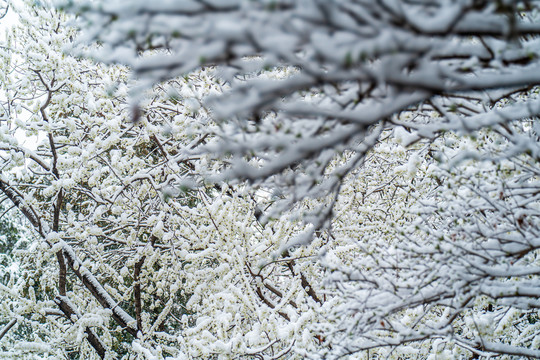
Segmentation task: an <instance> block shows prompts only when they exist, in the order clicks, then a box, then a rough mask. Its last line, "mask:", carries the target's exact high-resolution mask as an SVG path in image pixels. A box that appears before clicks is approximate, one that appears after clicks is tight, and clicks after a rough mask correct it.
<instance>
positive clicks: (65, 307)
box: [54, 296, 106, 359]
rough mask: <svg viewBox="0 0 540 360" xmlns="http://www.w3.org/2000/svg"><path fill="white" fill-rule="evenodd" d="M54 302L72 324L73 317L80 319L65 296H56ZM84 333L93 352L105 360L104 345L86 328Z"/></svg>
mask: <svg viewBox="0 0 540 360" xmlns="http://www.w3.org/2000/svg"><path fill="white" fill-rule="evenodd" d="M54 302H55V303H56V304H57V305H58V307H59V308H60V310H62V312H63V313H64V314H65V315H66V317H67V318H68V319H69V320H71V321H72V322H74V319H73V316H76V317H77V318H80V317H81V316H80V314H79V313H78V311H77V310H76V308H75V307H74V306H73V304H72V303H71V301H69V299H68V298H66V297H65V296H57V297H56V299H54ZM84 332H85V333H86V335H87V337H86V339H87V340H88V342H89V343H90V345H91V346H92V347H93V348H94V350H96V352H97V353H98V355H99V357H100V358H102V359H103V358H105V353H106V350H105V345H104V344H103V343H102V342H101V340H100V339H99V337H98V336H97V335H96V334H95V333H94V331H92V329H90V328H89V327H86V329H85V330H84Z"/></svg>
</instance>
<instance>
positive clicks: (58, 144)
mask: <svg viewBox="0 0 540 360" xmlns="http://www.w3.org/2000/svg"><path fill="white" fill-rule="evenodd" d="M14 10H15V11H17V14H18V16H19V24H18V25H16V26H14V27H13V28H10V29H9V32H8V34H7V35H6V44H5V49H4V51H3V53H2V54H1V61H2V64H3V66H2V69H3V70H2V91H3V96H4V102H3V105H4V107H3V117H2V124H1V125H2V128H1V129H2V135H1V136H2V137H1V141H0V155H1V164H0V165H1V166H2V169H3V171H2V176H1V178H0V191H1V192H2V194H3V195H2V196H3V197H2V199H5V200H10V201H11V204H13V205H14V206H15V207H16V208H17V209H18V210H19V214H21V215H23V216H24V217H25V218H26V220H27V222H28V223H29V226H30V227H33V230H34V233H33V234H34V236H33V237H30V236H29V239H28V240H29V242H28V243H25V244H21V245H20V246H18V247H17V249H16V255H14V256H15V259H16V261H17V263H18V270H17V273H16V274H15V275H16V276H14V277H13V278H12V280H10V282H9V284H6V286H4V287H2V288H1V291H2V299H3V300H4V301H3V302H2V306H3V307H2V308H1V315H2V317H3V318H2V319H4V317H6V318H7V321H6V326H5V327H4V329H5V330H6V333H5V336H4V334H3V336H2V341H3V342H4V344H10V345H11V346H9V345H6V346H5V347H4V349H5V351H4V352H3V353H2V356H3V357H17V358H21V357H27V358H42V357H43V356H47V355H48V356H52V357H55V358H73V357H79V358H92V357H101V358H104V357H108V358H121V357H124V358H133V357H136V356H139V357H140V358H153V357H155V358H161V357H166V356H171V357H174V358H195V357H202V358H208V357H215V356H222V357H223V356H224V357H234V356H242V355H245V356H248V357H249V356H255V357H257V356H263V355H264V356H268V357H275V358H279V357H281V356H285V355H286V354H290V353H292V349H293V346H300V347H302V348H309V347H310V346H311V345H310V344H312V343H318V342H320V340H318V338H317V334H315V333H311V332H310V331H311V330H310V329H308V326H307V325H308V324H311V323H313V322H316V321H314V319H315V318H317V317H318V316H320V315H319V314H318V313H317V312H316V309H317V308H318V306H319V305H320V303H321V300H320V298H319V297H318V294H317V291H318V289H319V282H318V281H317V279H318V278H320V276H321V272H322V271H323V269H322V268H321V267H320V266H318V265H317V264H316V262H314V261H313V259H314V257H315V255H316V254H317V252H318V248H317V244H316V243H314V244H313V246H312V247H310V248H309V247H308V248H301V249H300V248H299V249H297V250H296V251H292V250H291V251H290V252H289V253H288V255H287V257H286V258H282V257H280V258H279V259H275V260H274V261H267V262H264V263H263V261H265V260H268V259H271V258H272V255H273V254H274V253H275V252H277V251H278V249H279V247H280V246H281V240H282V239H283V238H290V237H293V236H294V235H295V234H297V233H299V232H300V231H302V230H303V226H302V225H301V224H300V223H294V222H289V221H281V220H280V219H275V220H272V221H268V222H266V223H265V225H264V226H262V225H261V224H260V223H259V222H258V221H257V216H258V215H257V216H256V214H255V204H256V203H257V204H258V205H259V206H264V204H265V203H267V202H268V200H267V196H266V195H265V194H263V193H260V194H257V195H256V197H252V196H251V195H250V194H249V193H247V192H245V191H244V190H243V189H242V187H240V186H239V187H236V188H232V187H229V186H226V185H222V186H214V185H211V184H210V185H204V184H202V185H201V186H199V187H198V188H197V189H194V188H193V186H192V185H191V183H190V181H193V179H194V178H195V179H196V177H194V176H190V177H189V178H188V179H186V175H188V174H197V173H199V172H203V170H204V171H207V170H205V169H208V168H211V167H215V166H218V164H216V163H215V162H214V161H213V160H212V159H207V157H204V156H199V157H192V158H191V159H185V158H183V157H181V156H180V155H179V154H181V152H182V149H184V148H189V147H192V146H193V144H198V143H201V142H204V141H206V140H205V139H206V138H208V137H210V135H211V134H212V132H214V133H215V130H213V127H215V125H212V124H211V123H208V124H204V123H203V121H204V119H206V118H207V115H206V114H205V110H204V109H202V108H201V109H200V108H198V107H197V104H198V99H200V98H201V96H202V95H203V94H206V93H211V92H216V91H218V90H217V89H219V86H220V85H219V82H217V81H216V80H214V79H213V78H211V77H209V76H208V73H207V71H204V70H201V71H199V72H196V73H193V74H191V75H189V76H187V77H186V78H177V79H173V80H171V81H169V82H167V83H164V84H160V85H158V86H155V87H154V88H152V89H150V90H149V91H148V92H147V95H148V98H147V99H146V100H145V101H144V102H141V103H140V107H141V114H144V116H141V118H140V120H139V122H138V123H137V124H133V123H132V122H130V121H129V119H130V106H129V104H128V97H127V88H128V85H129V78H128V70H127V69H126V68H124V67H122V66H105V65H96V64H94V63H92V62H90V61H87V60H81V59H76V58H74V57H71V56H67V55H65V54H64V53H63V52H62V51H61V49H62V48H63V47H64V45H65V44H66V43H67V42H69V41H70V40H69V39H70V37H71V36H73V35H74V32H75V30H74V29H73V28H70V27H67V26H66V25H65V22H66V20H67V18H66V16H64V15H59V14H57V13H56V12H55V11H54V10H51V9H47V8H41V7H37V8H36V7H32V2H30V1H29V2H25V3H19V4H17V6H16V7H15V9H14ZM180 99H182V101H180ZM203 125H206V132H207V133H206V134H203V135H200V134H198V133H195V132H194V131H193V130H194V128H196V127H197V126H199V127H202V126H203ZM21 133H23V134H25V135H26V139H25V140H24V141H23V138H24V137H23V136H21V135H19V134H21ZM6 203H7V202H6ZM258 211H260V210H258ZM257 214H258V213H257ZM314 281H315V282H314ZM11 320H13V321H14V324H15V325H12V324H11ZM15 321H16V323H15ZM8 325H11V326H8Z"/></svg>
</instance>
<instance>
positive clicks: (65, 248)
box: [0, 180, 137, 336]
mask: <svg viewBox="0 0 540 360" xmlns="http://www.w3.org/2000/svg"><path fill="white" fill-rule="evenodd" d="M0 191H2V192H3V193H4V194H5V195H6V196H7V197H8V198H9V199H10V200H11V201H12V202H13V203H14V204H15V205H16V206H17V207H18V208H19V210H20V211H21V212H22V213H23V215H24V216H25V217H26V218H27V219H28V220H29V221H30V223H31V224H32V225H33V226H34V227H35V228H36V230H37V231H38V232H39V234H40V235H41V236H42V238H43V239H46V238H47V235H46V234H45V233H44V231H43V227H42V225H41V220H40V219H39V218H38V217H37V215H36V213H35V211H34V209H32V208H31V207H30V206H28V205H26V204H24V201H23V198H22V195H21V194H19V193H18V192H17V191H16V190H14V189H13V188H11V187H10V186H9V185H8V184H7V183H6V182H4V181H3V180H0ZM47 244H48V245H51V244H50V243H49V242H48V241H47ZM61 251H62V255H63V256H64V258H65V260H66V261H67V265H68V266H69V267H70V268H71V269H72V270H73V272H74V273H75V275H77V277H78V278H79V279H81V281H82V283H83V284H84V286H85V287H86V288H87V289H88V290H89V291H90V292H91V293H92V295H93V296H94V297H95V298H96V300H97V301H98V302H99V303H100V304H101V305H102V306H103V307H105V308H107V309H111V311H112V317H113V319H114V320H115V321H116V322H117V323H118V324H119V325H120V326H122V327H124V328H125V329H126V330H127V331H128V332H129V333H130V334H131V335H133V336H136V335H137V329H136V328H135V326H136V325H135V324H136V321H135V319H133V318H132V317H131V316H130V315H129V314H128V313H126V312H125V311H124V309H122V308H121V307H120V306H118V304H117V303H116V302H115V301H114V300H113V298H112V297H111V296H110V295H109V293H107V291H106V290H105V289H104V288H103V286H102V285H101V284H100V283H99V281H98V280H97V279H96V277H95V276H94V275H93V274H92V273H91V272H90V271H89V270H88V269H86V268H85V267H84V266H82V264H81V262H80V261H79V259H78V258H77V255H76V254H75V251H74V250H73V248H72V247H71V246H69V245H68V244H66V243H63V244H62V248H61Z"/></svg>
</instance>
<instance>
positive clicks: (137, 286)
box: [133, 256, 146, 332]
mask: <svg viewBox="0 0 540 360" xmlns="http://www.w3.org/2000/svg"><path fill="white" fill-rule="evenodd" d="M145 259H146V256H143V257H141V259H140V260H139V261H137V263H136V264H135V270H134V271H133V283H134V285H133V297H134V298H135V318H136V319H137V329H139V331H141V332H142V319H141V312H142V301H141V279H140V274H141V267H142V266H143V264H144V260H145Z"/></svg>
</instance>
